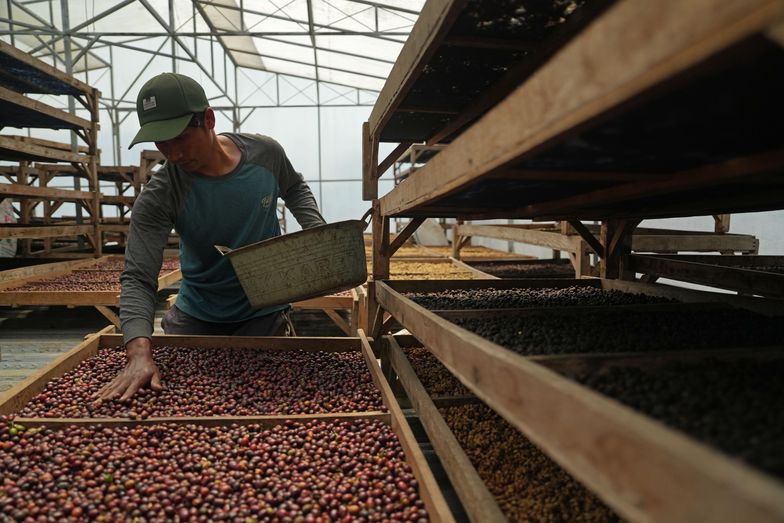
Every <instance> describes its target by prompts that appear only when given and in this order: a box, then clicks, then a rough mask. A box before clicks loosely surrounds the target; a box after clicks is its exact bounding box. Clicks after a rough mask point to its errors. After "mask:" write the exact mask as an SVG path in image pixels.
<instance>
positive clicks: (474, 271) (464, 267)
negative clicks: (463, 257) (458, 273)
mask: <svg viewBox="0 0 784 523" xmlns="http://www.w3.org/2000/svg"><path fill="white" fill-rule="evenodd" d="M449 259H450V260H452V265H454V266H455V267H457V268H458V269H460V270H463V271H468V272H470V273H471V274H474V275H476V276H478V277H479V278H480V279H485V280H500V279H501V278H499V277H498V276H493V275H492V274H488V273H486V272H484V271H480V270H479V269H477V268H476V267H472V266H471V265H468V264H467V263H464V262H462V261H460V260H458V259H456V258H452V257H450V258H449Z"/></svg>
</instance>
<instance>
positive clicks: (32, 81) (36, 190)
mask: <svg viewBox="0 0 784 523" xmlns="http://www.w3.org/2000/svg"><path fill="white" fill-rule="evenodd" d="M0 69H2V71H3V74H2V75H0V127H4V128H6V127H17V128H22V129H29V128H42V129H57V130H71V131H73V133H74V134H75V135H76V136H77V137H78V138H79V139H81V140H82V142H83V144H84V145H83V146H82V147H76V148H74V147H72V146H71V145H69V144H62V143H57V142H52V141H50V140H43V139H39V138H30V137H27V136H15V135H9V134H3V135H0V159H2V160H8V161H13V162H18V167H17V169H16V170H15V171H14V172H13V177H12V178H13V179H11V182H12V183H10V184H8V186H6V185H3V186H2V191H3V192H2V195H3V196H5V197H10V198H13V199H14V200H17V201H19V202H20V203H19V220H18V223H17V224H13V225H0V237H2V238H17V239H20V240H32V239H42V240H43V248H42V249H40V250H39V251H38V253H43V254H49V253H51V252H53V251H55V250H56V248H55V247H53V244H52V239H53V238H75V237H82V238H86V239H87V241H88V242H89V244H90V246H91V248H92V252H93V253H94V255H96V256H100V255H101V250H102V246H101V241H100V230H99V227H100V215H101V212H100V192H99V186H98V177H97V165H98V161H99V160H98V156H99V151H98V144H97V136H98V129H99V124H98V99H99V97H100V92H99V91H98V90H97V89H95V88H93V87H90V86H89V85H87V84H85V83H83V82H81V81H79V80H76V79H75V78H73V77H72V76H70V75H67V74H65V73H63V72H61V71H58V70H57V69H55V68H53V67H51V66H50V65H48V64H46V63H44V62H42V61H40V60H37V59H35V58H33V57H32V56H30V55H29V54H27V53H25V52H23V51H21V50H19V49H17V48H15V47H13V46H11V45H9V44H7V43H5V42H0ZM41 94H47V95H59V96H70V97H72V98H73V99H75V100H76V101H77V102H79V103H80V104H81V106H83V108H85V109H86V110H87V111H88V113H89V118H81V117H79V116H76V115H74V114H71V113H69V112H68V111H65V110H62V109H58V108H55V107H52V106H50V105H47V104H45V103H43V102H41V101H39V100H36V99H34V98H33V96H35V95H41ZM32 161H39V162H40V161H46V162H67V163H70V164H71V165H73V166H74V170H75V172H78V173H79V175H80V176H83V177H85V178H86V179H87V180H88V186H87V187H86V190H84V191H80V190H74V191H69V190H65V189H55V188H51V187H48V186H47V184H48V182H49V181H50V180H49V179H48V178H47V177H38V178H37V179H38V182H39V184H38V185H37V186H35V185H32V184H31V180H30V172H29V162H32ZM8 172H9V171H8V170H6V171H5V173H6V174H7V173H8ZM7 177H8V175H7ZM41 202H42V203H43V209H42V211H41V214H40V218H41V223H36V221H35V220H34V210H35V208H36V206H37V205H38V204H39V203H41ZM64 202H74V203H75V204H76V205H77V208H78V209H80V210H83V211H85V212H86V214H87V216H86V218H85V219H84V220H82V219H79V220H76V221H74V222H72V221H70V220H58V218H56V217H55V216H54V213H55V212H56V211H57V210H58V209H59V208H60V206H61V205H62V204H63V203H64ZM30 245H31V244H30V242H29V241H25V242H23V247H22V250H23V252H24V253H26V254H29V253H30V252H29V251H30ZM60 249H63V247H60ZM65 249H70V247H68V246H66V247H65Z"/></svg>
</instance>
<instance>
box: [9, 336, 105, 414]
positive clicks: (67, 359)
mask: <svg viewBox="0 0 784 523" xmlns="http://www.w3.org/2000/svg"><path fill="white" fill-rule="evenodd" d="M110 332H114V326H113V325H110V326H109V327H105V328H104V329H102V330H100V331H99V332H97V333H95V334H92V335H89V336H88V337H87V338H86V339H85V340H84V341H83V342H82V343H80V344H79V345H77V346H76V347H74V348H73V349H71V350H70V351H68V352H66V353H65V354H63V355H62V356H60V357H59V358H57V359H56V360H54V361H52V363H50V364H49V365H47V366H46V367H43V368H41V369H39V370H38V371H36V372H34V373H33V374H31V375H30V376H29V377H28V378H27V379H25V380H23V381H21V382H19V383H18V384H16V385H14V386H13V387H11V388H10V389H8V390H7V391H5V392H2V393H0V415H3V414H12V413H14V412H17V411H18V410H20V409H21V408H22V407H24V406H25V405H26V404H27V402H28V401H30V399H32V397H33V396H35V395H36V394H38V393H39V392H41V391H42V390H43V388H44V387H45V386H46V384H47V383H48V382H49V381H51V380H52V378H56V377H59V376H62V375H63V374H65V373H66V372H68V371H69V370H71V369H74V368H76V367H77V366H78V365H79V364H80V363H81V362H82V361H83V360H85V359H87V358H89V357H91V356H94V355H95V354H96V353H97V352H98V343H99V341H100V339H101V336H102V335H104V334H107V333H110Z"/></svg>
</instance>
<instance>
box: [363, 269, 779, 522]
mask: <svg viewBox="0 0 784 523" xmlns="http://www.w3.org/2000/svg"><path fill="white" fill-rule="evenodd" d="M377 295H378V300H379V303H380V304H381V305H382V306H383V307H384V308H385V309H386V310H388V311H389V312H391V313H392V314H393V315H394V316H395V317H396V318H397V319H398V321H400V323H401V324H402V325H405V326H406V327H407V328H408V330H409V331H410V332H411V333H412V334H413V335H414V336H416V338H417V339H419V340H420V341H421V342H422V343H423V344H424V346H425V347H427V348H428V349H429V350H430V352H431V353H432V354H433V355H435V356H436V357H437V358H438V359H439V360H440V361H441V362H442V363H443V364H444V365H445V366H446V367H447V369H449V371H450V372H452V374H454V375H455V376H456V377H457V378H458V379H460V381H461V382H462V383H463V384H464V385H466V386H467V387H468V388H469V389H471V390H472V391H473V392H474V393H475V394H476V395H477V396H478V397H479V398H480V399H481V400H482V401H484V402H485V403H486V404H487V405H489V406H491V407H492V408H493V409H494V410H495V411H496V412H498V413H499V414H500V415H501V416H502V417H504V418H505V419H506V420H507V421H509V422H510V423H511V424H512V425H513V426H515V427H516V428H517V429H519V430H520V431H521V432H523V433H524V434H525V435H526V437H528V439H530V440H531V442H532V443H534V444H535V445H537V446H538V447H539V448H540V449H541V450H542V451H543V452H545V453H546V454H547V455H549V456H550V457H551V458H552V459H553V460H554V461H556V462H557V463H558V464H560V465H561V466H562V467H563V468H564V469H565V470H566V471H567V472H569V473H570V474H572V475H573V476H574V477H575V478H576V479H578V480H579V481H581V482H582V483H583V484H585V485H588V486H589V488H590V489H591V490H592V491H594V492H595V493H596V494H597V495H598V496H599V497H600V498H602V499H603V500H604V501H605V502H606V503H608V504H609V505H610V506H611V507H612V508H614V509H615V510H616V511H617V512H618V513H619V515H620V516H621V517H623V518H626V519H630V520H634V521H643V520H645V521H652V520H655V521H670V522H678V521H713V522H719V521H727V522H731V521H732V522H734V521H750V520H754V521H777V520H780V519H782V518H784V488H782V486H781V484H780V483H779V482H777V481H775V480H773V479H771V478H769V477H768V476H766V475H763V474H761V473H759V472H757V471H755V470H752V469H750V468H749V467H747V466H745V465H742V464H740V462H739V461H738V460H735V459H731V458H729V457H727V456H725V455H722V454H720V453H718V452H716V451H714V450H711V449H710V448H708V447H707V446H705V445H701V444H698V443H696V442H695V441H693V440H691V439H690V438H688V437H686V436H685V435H683V434H681V433H679V432H676V431H674V430H672V429H669V428H666V427H664V426H663V425H662V424H661V423H658V422H655V421H653V420H651V419H649V418H647V417H645V416H642V415H640V414H638V413H636V412H634V411H633V410H631V409H629V408H627V407H624V406H622V405H621V404H619V403H618V402H616V401H613V400H610V399H609V398H606V397H604V396H602V395H600V394H598V393H596V392H593V391H591V390H590V389H587V388H586V387H583V386H581V385H578V384H577V383H575V382H573V381H570V380H569V379H567V378H565V377H563V376H560V375H558V374H556V373H554V372H552V371H550V370H548V369H545V368H544V367H542V366H540V365H537V364H536V363H533V362H530V361H528V360H527V359H526V358H524V357H522V356H520V355H518V354H515V353H512V352H511V351H508V350H506V349H504V348H502V347H500V346H498V345H496V344H494V343H491V342H489V341H487V340H485V339H483V338H481V337H479V336H477V335H476V334H473V333H471V332H469V331H466V330H465V329H461V328H459V327H457V326H455V325H453V324H451V323H449V322H447V321H446V320H444V319H442V318H439V317H438V316H437V315H435V314H433V313H432V312H429V311H427V310H425V309H423V308H422V307H419V306H417V305H416V304H415V303H413V302H412V301H411V300H408V299H406V298H405V297H403V296H401V295H399V294H397V293H395V292H394V291H393V290H392V289H391V288H390V287H389V286H387V285H386V284H385V283H384V282H379V283H378V285H377ZM554 413H557V415H554Z"/></svg>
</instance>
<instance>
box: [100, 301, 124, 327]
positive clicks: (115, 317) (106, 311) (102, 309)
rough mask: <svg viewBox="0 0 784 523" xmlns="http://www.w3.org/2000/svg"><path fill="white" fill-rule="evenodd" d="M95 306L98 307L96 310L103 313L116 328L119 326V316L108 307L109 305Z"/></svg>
mask: <svg viewBox="0 0 784 523" xmlns="http://www.w3.org/2000/svg"><path fill="white" fill-rule="evenodd" d="M95 308H96V309H98V312H100V313H101V314H103V316H104V317H105V318H106V319H108V320H109V321H110V322H112V325H114V326H115V327H117V328H118V329H119V328H120V327H121V325H120V317H119V316H118V315H117V313H116V312H114V311H113V310H112V309H110V308H109V307H105V306H103V305H96V306H95Z"/></svg>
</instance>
